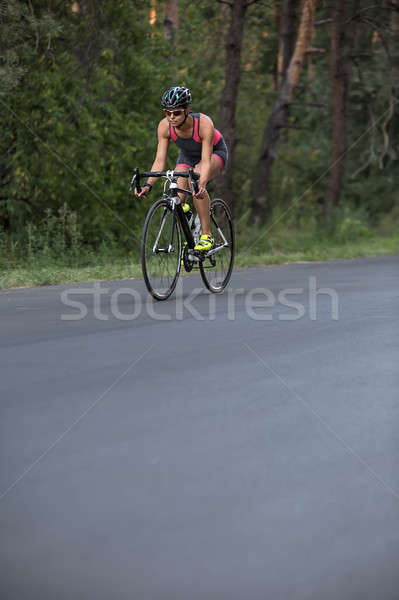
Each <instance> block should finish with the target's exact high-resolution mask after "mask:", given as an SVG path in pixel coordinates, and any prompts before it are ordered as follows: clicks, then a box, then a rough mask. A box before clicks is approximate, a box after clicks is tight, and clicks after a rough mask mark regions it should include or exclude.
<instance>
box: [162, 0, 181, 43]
mask: <svg viewBox="0 0 399 600" xmlns="http://www.w3.org/2000/svg"><path fill="white" fill-rule="evenodd" d="M163 30H164V36H165V39H167V40H169V41H170V42H171V43H172V45H173V46H176V42H177V34H178V31H179V9H178V5H177V0H169V1H168V2H167V3H166V4H165V17H164V22H163Z"/></svg>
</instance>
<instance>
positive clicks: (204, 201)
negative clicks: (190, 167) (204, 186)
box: [194, 154, 223, 234]
mask: <svg viewBox="0 0 399 600" xmlns="http://www.w3.org/2000/svg"><path fill="white" fill-rule="evenodd" d="M222 169H223V163H222V161H221V160H220V158H219V157H218V156H217V155H216V154H212V156H211V173H210V177H209V179H210V180H211V179H214V178H215V177H216V175H219V173H221V171H222ZM194 171H195V172H196V173H201V162H199V163H198V164H197V165H196V166H195V168H194ZM194 206H195V210H196V211H197V214H198V216H199V219H200V221H201V229H202V233H203V234H210V233H211V223H210V221H211V219H210V208H211V201H210V198H209V194H208V192H207V191H206V190H205V193H204V194H203V195H202V197H200V198H194Z"/></svg>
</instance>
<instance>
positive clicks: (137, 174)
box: [129, 167, 141, 194]
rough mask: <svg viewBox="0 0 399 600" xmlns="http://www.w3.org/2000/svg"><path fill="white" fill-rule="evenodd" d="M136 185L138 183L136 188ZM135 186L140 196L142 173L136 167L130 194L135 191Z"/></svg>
mask: <svg viewBox="0 0 399 600" xmlns="http://www.w3.org/2000/svg"><path fill="white" fill-rule="evenodd" d="M134 183H136V185H135V186H134ZM133 186H134V187H135V188H136V190H137V191H138V193H139V194H140V192H141V185H140V172H139V169H138V167H136V168H135V169H134V174H133V177H132V180H131V182H130V187H129V192H132V191H133V189H134V187H133Z"/></svg>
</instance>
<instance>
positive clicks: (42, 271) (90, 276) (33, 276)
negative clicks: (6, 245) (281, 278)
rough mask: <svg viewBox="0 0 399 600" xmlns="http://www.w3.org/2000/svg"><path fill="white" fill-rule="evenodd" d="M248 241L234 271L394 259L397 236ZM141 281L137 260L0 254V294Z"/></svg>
mask: <svg viewBox="0 0 399 600" xmlns="http://www.w3.org/2000/svg"><path fill="white" fill-rule="evenodd" d="M253 240H254V235H253V231H252V232H251V230H246V231H242V232H240V235H239V236H238V238H237V250H236V260H235V266H237V267H254V266H261V265H272V264H284V263H295V262H304V261H320V260H322V261H325V260H334V259H353V258H357V257H367V256H381V255H389V254H399V235H389V236H386V235H385V236H382V235H375V236H372V237H370V236H367V237H360V238H358V239H355V240H351V239H350V238H349V239H344V240H342V239H338V240H337V239H336V238H335V237H333V238H326V237H323V236H321V235H320V236H317V235H316V236H315V234H314V232H313V233H310V232H298V231H286V230H285V231H282V232H280V233H274V234H273V235H270V236H268V235H267V234H265V235H263V236H260V239H259V241H258V242H256V243H254V242H253ZM141 277H142V274H141V265H140V261H139V257H138V256H133V257H131V258H127V257H121V256H119V257H118V256H117V255H116V254H115V251H114V250H113V251H112V252H110V253H109V255H107V253H105V252H104V251H103V252H101V256H97V255H96V254H95V253H93V252H90V253H89V254H87V255H86V256H84V255H80V256H79V257H77V258H75V259H74V260H71V258H68V260H66V259H65V260H63V259H62V258H60V257H58V258H57V259H54V258H51V256H43V255H39V256H36V257H35V256H31V257H30V258H29V259H26V260H23V259H22V258H19V259H14V260H13V261H12V262H10V261H8V260H7V256H5V255H4V254H3V256H2V257H0V289H9V288H15V287H29V286H40V285H57V284H65V283H79V282H89V281H109V280H113V279H130V278H141Z"/></svg>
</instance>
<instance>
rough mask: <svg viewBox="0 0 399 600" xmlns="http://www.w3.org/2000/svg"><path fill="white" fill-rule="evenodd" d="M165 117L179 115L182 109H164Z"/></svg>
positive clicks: (182, 111)
mask: <svg viewBox="0 0 399 600" xmlns="http://www.w3.org/2000/svg"><path fill="white" fill-rule="evenodd" d="M164 113H165V115H166V116H167V117H181V115H182V114H184V110H164Z"/></svg>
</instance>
